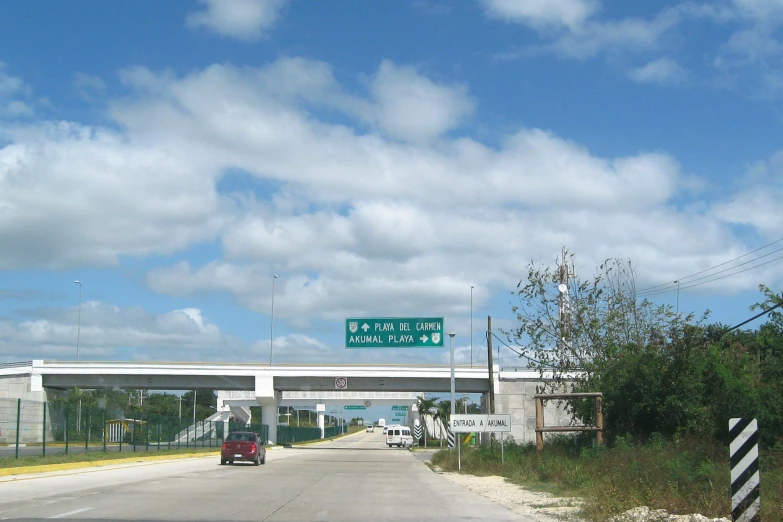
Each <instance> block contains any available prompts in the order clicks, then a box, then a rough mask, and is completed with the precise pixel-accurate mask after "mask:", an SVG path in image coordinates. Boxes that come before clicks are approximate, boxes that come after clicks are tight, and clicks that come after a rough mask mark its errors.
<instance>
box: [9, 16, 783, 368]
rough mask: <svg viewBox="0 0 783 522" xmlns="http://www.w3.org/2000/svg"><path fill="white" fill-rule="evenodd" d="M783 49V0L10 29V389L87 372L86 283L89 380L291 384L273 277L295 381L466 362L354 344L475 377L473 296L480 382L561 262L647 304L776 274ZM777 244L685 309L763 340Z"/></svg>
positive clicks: (54, 21) (54, 22) (38, 22)
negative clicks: (109, 362) (527, 291)
mask: <svg viewBox="0 0 783 522" xmlns="http://www.w3.org/2000/svg"><path fill="white" fill-rule="evenodd" d="M781 27H783V4H780V3H779V2H777V1H775V0H721V1H713V2H708V3H701V2H697V1H686V2H682V1H670V2H664V1H659V2H620V1H619V0H613V1H609V0H605V1H599V0H465V1H461V2H447V1H436V0H429V1H428V0H420V1H401V2H358V1H353V2H348V1H334V2H315V1H306V0H221V1H213V0H209V1H207V0H204V1H193V2H186V1H181V2H158V3H155V5H154V9H153V5H152V4H151V3H140V2H99V1H90V2H76V1H73V2H71V1H64V2H57V3H50V4H47V5H46V6H44V5H42V4H35V3H30V2H24V1H9V2H3V3H2V5H0V63H1V64H2V65H1V66H0V244H2V245H3V248H2V249H0V360H5V361H14V360H28V359H33V358H47V359H48V358H53V359H71V358H74V357H75V353H76V352H75V345H76V334H77V323H78V322H79V319H78V314H79V305H78V302H79V301H78V300H79V287H78V285H75V284H74V282H73V281H74V280H76V279H78V280H79V281H81V282H82V305H81V322H80V325H81V328H80V334H79V339H80V341H79V342H80V355H81V357H82V358H85V359H120V360H132V359H141V360H147V359H149V360H200V361H266V360H268V357H269V337H270V313H271V295H272V276H273V275H274V274H277V275H278V276H279V279H278V280H277V283H276V287H275V335H274V337H275V339H274V345H275V361H278V362H312V363H318V362H363V363H369V362H383V363H392V362H405V363H408V362H417V361H423V362H445V361H446V354H445V353H442V352H440V351H426V350H401V351H369V350H367V351H361V350H350V351H349V350H344V349H343V346H342V342H343V339H342V335H343V331H344V323H343V320H344V318H345V317H348V316H427V317H429V316H443V317H445V318H446V322H447V324H448V327H447V328H448V329H450V330H454V331H456V332H457V337H456V344H457V354H458V360H460V361H462V362H465V361H469V360H470V344H471V339H470V335H469V332H470V315H471V306H470V298H471V291H470V287H471V285H473V286H474V287H475V288H474V291H473V315H474V318H475V319H474V327H473V330H474V337H473V345H474V352H475V356H474V357H475V359H476V360H485V355H484V351H483V350H484V349H483V345H484V342H483V330H484V324H485V321H486V316H487V315H492V316H493V320H494V323H495V324H496V325H498V326H501V327H509V326H511V325H512V324H513V315H512V313H511V310H510V306H509V298H510V296H509V292H510V290H511V289H512V288H514V287H515V286H516V283H517V282H518V281H519V279H520V278H521V277H522V276H523V275H524V273H525V270H524V266H525V263H527V262H528V261H529V260H531V259H533V260H537V261H538V260H540V261H545V262H549V261H552V260H554V259H555V257H556V256H557V254H558V252H559V251H560V246H561V245H562V244H563V243H565V244H566V245H567V246H568V247H569V248H570V249H571V250H573V251H574V252H576V253H577V255H578V259H579V263H580V266H581V267H582V270H583V271H582V274H583V275H587V274H589V273H590V272H591V269H592V267H593V266H595V263H597V262H598V261H600V260H601V259H603V258H605V257H607V256H619V257H623V258H629V259H631V260H633V262H634V263H636V265H637V268H638V272H639V278H640V280H639V287H640V288H644V287H646V286H651V285H657V284H661V283H667V282H671V281H673V280H675V279H682V278H684V276H687V275H690V274H694V273H696V272H700V271H702V270H705V269H708V268H710V267H714V266H716V265H719V264H721V263H724V262H726V261H729V260H732V259H734V258H737V257H738V256H742V255H743V254H746V253H748V252H751V251H753V250H755V249H757V248H760V247H763V246H765V245H769V244H771V243H773V242H775V241H777V240H778V239H780V238H782V237H783V212H780V210H779V203H778V202H779V201H780V200H781V198H783V174H782V173H783V170H782V167H783V154H781V149H783V144H781V139H780V136H781V128H782V127H783V125H782V123H783V111H782V110H781V100H783V39H782V34H781ZM781 245H783V243H777V244H772V245H771V246H768V247H766V248H765V249H762V250H760V251H758V252H756V253H754V254H751V255H749V256H746V257H743V258H742V259H740V260H738V261H736V262H734V263H730V264H728V265H723V266H721V267H719V268H718V269H716V270H714V271H711V272H707V273H706V274H707V275H710V274H717V271H718V270H723V269H726V268H729V269H730V270H729V271H727V272H722V273H721V274H720V275H721V276H722V275H727V276H729V277H726V278H724V279H721V280H716V281H715V282H713V283H709V284H704V285H700V286H695V287H693V288H683V289H682V290H681V292H680V308H681V310H683V311H691V310H693V311H696V312H701V311H703V310H704V309H706V308H709V309H711V310H713V318H714V319H715V320H718V321H721V322H724V323H732V324H733V323H735V322H739V321H741V320H743V319H745V318H747V317H748V316H749V315H750V313H749V311H748V306H749V305H751V304H752V303H754V302H756V301H757V300H758V292H757V290H756V288H757V286H758V284H760V283H764V284H767V285H770V286H772V287H773V288H777V289H780V286H781V283H783V260H778V259H777V258H778V257H781V255H783V254H780V253H774V250H776V249H777V248H781ZM765 255H766V257H763V258H762V257H760V256H765ZM754 259H758V261H754V262H752V263H750V264H746V265H740V263H743V262H746V261H752V260H754ZM766 261H771V262H770V263H768V264H766V265H763V266H761V263H763V262H766ZM756 265H759V266H758V268H753V267H754V266H756ZM745 268H753V269H751V270H747V271H744V272H740V270H743V269H745ZM697 277H700V276H697ZM715 277H717V275H715ZM666 288H669V289H673V288H675V287H674V286H672V285H671V284H670V285H669V286H668V287H666ZM654 298H655V299H657V300H660V302H666V303H671V304H674V302H675V299H676V292H668V293H664V294H660V295H656V296H654ZM508 357H512V354H511V353H510V352H508V351H505V349H502V350H501V358H502V360H501V362H503V363H504V364H514V362H515V361H514V359H513V358H510V359H509V358H508Z"/></svg>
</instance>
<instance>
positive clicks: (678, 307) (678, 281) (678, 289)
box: [675, 279, 680, 318]
mask: <svg viewBox="0 0 783 522" xmlns="http://www.w3.org/2000/svg"><path fill="white" fill-rule="evenodd" d="M675 283H677V317H678V318H679V317H680V280H679V279H678V280H677V281H675Z"/></svg>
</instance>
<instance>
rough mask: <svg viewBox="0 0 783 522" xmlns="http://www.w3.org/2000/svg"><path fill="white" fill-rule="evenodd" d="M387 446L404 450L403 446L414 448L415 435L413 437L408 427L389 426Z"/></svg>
mask: <svg viewBox="0 0 783 522" xmlns="http://www.w3.org/2000/svg"><path fill="white" fill-rule="evenodd" d="M386 445H387V446H389V447H390V448H391V447H392V446H397V447H399V448H402V447H403V446H413V435H411V429H410V428H409V427H408V426H400V425H399V424H396V425H394V426H389V427H388V428H387V429H386Z"/></svg>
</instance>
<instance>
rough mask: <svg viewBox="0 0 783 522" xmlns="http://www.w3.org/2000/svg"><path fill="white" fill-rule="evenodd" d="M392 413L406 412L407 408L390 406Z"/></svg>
mask: <svg viewBox="0 0 783 522" xmlns="http://www.w3.org/2000/svg"><path fill="white" fill-rule="evenodd" d="M392 411H408V407H407V406H392Z"/></svg>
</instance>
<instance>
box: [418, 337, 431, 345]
mask: <svg viewBox="0 0 783 522" xmlns="http://www.w3.org/2000/svg"><path fill="white" fill-rule="evenodd" d="M429 340H430V338H429V337H427V336H426V335H422V336H421V337H419V341H421V342H423V343H426V342H427V341H429Z"/></svg>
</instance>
